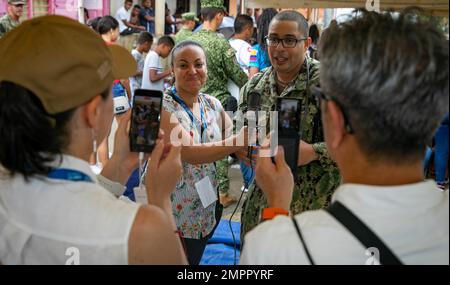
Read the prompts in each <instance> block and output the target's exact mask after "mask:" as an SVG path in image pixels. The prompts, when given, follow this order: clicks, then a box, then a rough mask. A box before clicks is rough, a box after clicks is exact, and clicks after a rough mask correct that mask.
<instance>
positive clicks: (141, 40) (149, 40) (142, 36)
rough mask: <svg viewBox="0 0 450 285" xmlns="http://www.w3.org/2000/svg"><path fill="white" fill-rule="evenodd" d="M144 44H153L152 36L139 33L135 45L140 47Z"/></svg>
mask: <svg viewBox="0 0 450 285" xmlns="http://www.w3.org/2000/svg"><path fill="white" fill-rule="evenodd" d="M145 43H153V36H152V34H150V33H149V32H141V33H140V34H139V38H138V39H137V44H138V45H142V44H145Z"/></svg>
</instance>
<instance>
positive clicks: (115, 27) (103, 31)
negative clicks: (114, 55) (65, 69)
mask: <svg viewBox="0 0 450 285" xmlns="http://www.w3.org/2000/svg"><path fill="white" fill-rule="evenodd" d="M97 31H98V33H99V34H100V35H101V37H102V39H103V40H104V41H105V43H106V44H107V45H115V44H116V43H117V40H118V38H119V22H118V21H117V20H116V19H115V18H114V17H112V16H109V15H107V16H104V17H102V18H101V19H100V21H99V22H98V24H97ZM116 97H125V99H126V101H129V100H130V99H131V89H130V82H129V80H128V78H127V79H116V80H114V82H113V98H116ZM114 101H115V102H117V99H114ZM123 101H125V100H123ZM126 101H125V102H126ZM109 156H110V153H109V146H108V136H107V137H105V139H104V140H103V141H101V143H100V145H99V146H98V157H92V158H91V163H92V164H93V165H96V166H98V168H99V169H101V168H102V167H103V165H105V164H106V162H108V160H109Z"/></svg>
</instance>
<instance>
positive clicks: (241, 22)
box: [234, 14, 253, 34]
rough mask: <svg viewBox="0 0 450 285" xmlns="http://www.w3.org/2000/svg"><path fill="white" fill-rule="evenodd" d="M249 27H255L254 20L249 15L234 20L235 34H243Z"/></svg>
mask: <svg viewBox="0 0 450 285" xmlns="http://www.w3.org/2000/svg"><path fill="white" fill-rule="evenodd" d="M248 26H251V27H253V19H252V17H250V16H249V15H245V14H242V15H239V16H237V17H236V20H234V33H236V34H240V33H242V32H243V31H244V30H245V29H246V28H247V27H248Z"/></svg>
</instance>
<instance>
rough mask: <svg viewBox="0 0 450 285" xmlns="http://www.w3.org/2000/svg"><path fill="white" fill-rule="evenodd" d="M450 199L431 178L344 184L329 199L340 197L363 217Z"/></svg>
mask: <svg viewBox="0 0 450 285" xmlns="http://www.w3.org/2000/svg"><path fill="white" fill-rule="evenodd" d="M448 198H449V194H448V191H447V192H443V191H441V190H440V189H438V187H437V186H436V184H435V182H434V181H432V180H427V181H423V182H418V183H414V184H406V185H399V186H373V185H363V184H343V185H341V186H339V188H338V189H337V190H336V191H335V193H334V194H333V197H332V201H333V202H334V201H336V200H339V202H341V203H342V204H344V205H345V206H346V207H347V208H348V209H350V210H351V211H352V212H353V213H354V214H355V215H357V216H358V217H360V218H361V219H363V220H364V216H365V215H366V216H367V214H370V215H383V213H389V215H392V213H396V212H398V213H400V212H404V211H405V209H408V208H409V209H411V210H412V209H414V208H416V209H417V207H419V206H420V208H422V210H424V211H426V209H427V208H431V207H434V206H436V205H437V204H439V203H442V201H443V200H445V199H447V200H448ZM367 209H380V212H379V213H368V212H367Z"/></svg>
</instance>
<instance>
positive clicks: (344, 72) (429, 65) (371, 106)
mask: <svg viewBox="0 0 450 285" xmlns="http://www.w3.org/2000/svg"><path fill="white" fill-rule="evenodd" d="M319 51H320V53H319V55H320V60H321V70H320V83H321V86H322V88H323V90H324V92H325V93H327V94H329V96H331V97H332V98H335V100H336V101H337V102H339V105H341V107H342V109H343V110H344V111H345V112H346V113H347V116H348V120H349V121H350V124H351V125H352V128H353V129H354V135H355V138H356V139H357V141H358V145H359V146H360V147H361V149H362V150H363V152H364V153H365V155H366V156H367V157H368V159H370V160H371V161H373V162H377V161H389V162H396V163H398V164H405V163H411V162H413V161H414V162H415V161H417V160H418V159H419V160H420V159H422V158H423V152H424V150H425V146H426V144H427V143H428V142H429V141H431V138H432V136H433V134H434V132H435V130H436V128H437V126H438V125H439V123H440V122H441V120H442V118H443V116H444V114H445V113H446V112H448V104H449V96H448V92H449V86H448V85H449V67H448V64H449V46H448V42H447V41H446V40H445V38H444V36H443V35H442V33H441V32H439V31H438V30H437V29H436V28H435V27H433V26H432V25H431V24H430V23H425V22H421V21H420V20H419V19H417V18H416V19H411V18H408V17H407V16H405V15H402V14H400V15H399V16H393V15H391V14H389V13H383V14H378V13H375V12H367V11H363V12H362V15H361V16H358V17H356V18H354V19H352V20H350V21H348V22H344V23H341V24H333V25H330V27H329V28H328V29H327V31H326V33H324V35H323V37H322V38H321V40H320V43H319Z"/></svg>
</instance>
